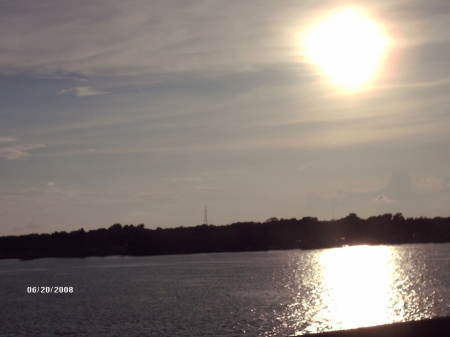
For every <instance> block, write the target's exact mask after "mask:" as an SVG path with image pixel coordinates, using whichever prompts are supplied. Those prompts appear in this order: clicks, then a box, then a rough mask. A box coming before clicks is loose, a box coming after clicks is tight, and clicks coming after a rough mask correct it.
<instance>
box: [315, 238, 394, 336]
mask: <svg viewBox="0 0 450 337" xmlns="http://www.w3.org/2000/svg"><path fill="white" fill-rule="evenodd" d="M319 263H320V268H321V278H322V279H321V283H322V285H321V286H322V292H321V297H322V301H323V303H326V306H325V307H324V308H323V310H322V311H321V312H319V313H318V316H319V317H316V318H317V319H319V320H320V321H328V322H330V323H332V325H333V326H334V327H336V326H339V327H340V328H342V329H348V328H355V327H362V326H369V325H377V324H383V323H386V322H392V321H396V320H399V319H401V317H398V314H399V313H398V311H395V310H393V307H394V306H393V305H392V304H393V302H394V301H395V302H398V300H401V299H394V298H393V296H394V292H393V289H392V287H393V284H394V283H395V282H394V280H393V278H394V273H395V261H394V252H393V249H392V248H391V247H386V246H354V247H346V248H338V249H328V250H324V251H323V252H322V253H321V255H320V257H319Z"/></svg>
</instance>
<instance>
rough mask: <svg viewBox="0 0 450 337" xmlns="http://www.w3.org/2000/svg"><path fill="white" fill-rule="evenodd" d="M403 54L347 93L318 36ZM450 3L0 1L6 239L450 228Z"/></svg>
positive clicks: (0, 162)
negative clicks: (224, 227) (305, 222)
mask: <svg viewBox="0 0 450 337" xmlns="http://www.w3.org/2000/svg"><path fill="white" fill-rule="evenodd" d="M349 6H350V7H358V8H364V10H365V11H367V12H368V13H370V15H371V18H375V19H376V21H377V23H379V24H380V26H382V27H383V31H384V32H385V33H386V34H387V35H388V36H389V38H390V41H391V43H390V48H389V51H388V52H387V53H386V56H385V58H384V60H383V65H382V67H381V66H380V69H381V70H380V71H379V74H378V75H377V78H376V79H375V80H373V83H372V84H371V85H370V86H368V87H367V88H364V90H358V91H355V92H345V91H344V90H342V88H339V87H337V86H336V85H335V84H334V83H331V82H330V79H329V78H326V76H324V75H323V73H321V72H320V71H319V70H318V68H317V67H316V66H315V65H314V64H311V62H310V61H308V60H307V59H306V58H305V53H304V52H302V50H303V49H302V48H303V46H302V41H303V40H302V39H301V38H299V36H301V33H302V32H304V31H305V29H306V27H307V26H309V25H310V24H311V22H313V21H314V20H315V18H319V17H321V15H323V14H324V13H325V14H326V13H328V12H330V11H333V10H335V9H337V8H341V7H349ZM449 27H450V3H449V2H447V1H437V0H431V1H426V2H425V1H422V0H411V1H406V0H398V1H397V0H392V1H387V0H386V1H384V0H382V1H377V2H374V1H353V2H349V1H326V0H325V1H320V2H319V1H307V0H304V1H300V0H297V1H293V0H284V1H269V0H252V1H232V0H228V1H226V0H195V1H192V0H151V1H148V0H145V1H144V0H120V1H119V0H79V1H57V0H41V1H32V2H30V1H28V0H14V1H10V0H0V46H1V47H0V89H1V90H0V102H1V105H0V235H15V234H25V233H32V232H33V233H41V232H53V231H61V230H66V231H69V230H75V229H78V228H81V227H83V228H85V229H91V228H98V227H104V226H110V225H112V224H113V223H117V222H120V223H123V224H140V223H144V224H146V226H147V227H148V228H156V227H172V226H193V225H197V224H200V223H202V221H203V208H204V206H205V205H206V206H207V207H208V218H209V222H210V223H213V224H217V225H219V224H228V223H232V222H237V221H264V220H265V219H267V218H269V217H279V218H292V217H296V218H301V217H304V216H316V217H318V218H320V219H330V218H338V217H342V216H345V215H347V214H349V213H351V212H355V213H357V214H358V215H359V216H361V217H368V216H371V215H377V214H382V213H387V212H390V213H395V212H402V213H403V214H404V215H405V216H409V217H410V216H414V217H416V216H430V217H434V216H450V208H449V205H450V156H449V154H450V151H449V149H450V132H449V131H450V95H449V92H450V29H449Z"/></svg>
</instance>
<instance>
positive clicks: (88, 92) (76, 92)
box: [59, 86, 108, 97]
mask: <svg viewBox="0 0 450 337" xmlns="http://www.w3.org/2000/svg"><path fill="white" fill-rule="evenodd" d="M59 94H60V95H73V96H77V97H87V96H97V95H106V94H108V92H107V91H102V90H98V89H95V88H93V87H90V86H86V87H73V88H68V89H62V90H60V91H59Z"/></svg>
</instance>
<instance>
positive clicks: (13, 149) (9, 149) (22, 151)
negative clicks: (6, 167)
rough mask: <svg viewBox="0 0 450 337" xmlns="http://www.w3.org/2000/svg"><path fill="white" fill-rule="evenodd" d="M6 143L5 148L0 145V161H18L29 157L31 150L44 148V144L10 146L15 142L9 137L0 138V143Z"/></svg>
mask: <svg viewBox="0 0 450 337" xmlns="http://www.w3.org/2000/svg"><path fill="white" fill-rule="evenodd" d="M2 140H3V142H4V143H7V144H8V145H7V146H1V145H0V159H7V160H20V159H27V158H28V157H30V156H31V152H32V151H33V150H37V149H41V148H44V147H46V145H44V144H10V143H14V142H15V141H16V140H15V139H14V138H9V137H0V143H1V142H2Z"/></svg>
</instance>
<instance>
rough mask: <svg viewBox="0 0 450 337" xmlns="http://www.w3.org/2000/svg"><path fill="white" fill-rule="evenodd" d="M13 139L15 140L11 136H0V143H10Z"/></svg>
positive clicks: (14, 139)
mask: <svg viewBox="0 0 450 337" xmlns="http://www.w3.org/2000/svg"><path fill="white" fill-rule="evenodd" d="M15 141H16V138H13V137H0V143H12V142H15Z"/></svg>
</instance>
